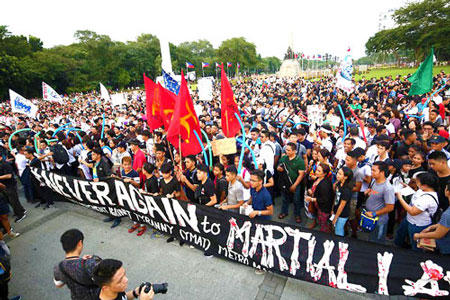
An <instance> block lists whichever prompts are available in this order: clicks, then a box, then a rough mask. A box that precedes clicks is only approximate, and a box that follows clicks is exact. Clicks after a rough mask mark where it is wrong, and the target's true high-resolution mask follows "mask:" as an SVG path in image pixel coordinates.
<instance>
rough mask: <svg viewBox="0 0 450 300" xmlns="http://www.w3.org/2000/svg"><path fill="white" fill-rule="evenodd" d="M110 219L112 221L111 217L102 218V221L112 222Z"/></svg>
mask: <svg viewBox="0 0 450 300" xmlns="http://www.w3.org/2000/svg"><path fill="white" fill-rule="evenodd" d="M112 221H114V218H113V217H107V218H105V219H103V222H112Z"/></svg>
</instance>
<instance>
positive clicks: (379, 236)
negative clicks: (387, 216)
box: [369, 223, 388, 244]
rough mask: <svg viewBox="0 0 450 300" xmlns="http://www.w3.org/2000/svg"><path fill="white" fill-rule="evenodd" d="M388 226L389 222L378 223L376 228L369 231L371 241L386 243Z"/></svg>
mask: <svg viewBox="0 0 450 300" xmlns="http://www.w3.org/2000/svg"><path fill="white" fill-rule="evenodd" d="M387 228H388V224H387V223H386V224H380V223H378V224H377V225H376V227H375V229H374V230H373V231H372V232H371V233H369V242H374V243H377V244H384V241H385V239H386V231H387Z"/></svg>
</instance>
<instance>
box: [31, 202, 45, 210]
mask: <svg viewBox="0 0 450 300" xmlns="http://www.w3.org/2000/svg"><path fill="white" fill-rule="evenodd" d="M41 205H42V204H41V203H38V204H36V206H35V207H34V208H39V207H41ZM44 209H45V207H44Z"/></svg>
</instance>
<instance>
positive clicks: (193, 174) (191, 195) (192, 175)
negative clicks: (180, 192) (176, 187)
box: [184, 169, 200, 201]
mask: <svg viewBox="0 0 450 300" xmlns="http://www.w3.org/2000/svg"><path fill="white" fill-rule="evenodd" d="M186 179H187V180H188V181H189V182H190V183H191V184H194V185H198V184H199V183H200V181H199V180H198V178H197V169H194V170H192V171H189V170H186ZM184 190H185V192H186V197H187V198H188V199H189V200H191V201H195V192H194V191H193V190H191V189H190V188H188V187H187V186H186V188H185V189H184Z"/></svg>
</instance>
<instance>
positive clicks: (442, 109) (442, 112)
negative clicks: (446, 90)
mask: <svg viewBox="0 0 450 300" xmlns="http://www.w3.org/2000/svg"><path fill="white" fill-rule="evenodd" d="M439 115H440V116H441V119H442V121H444V120H445V106H444V104H443V103H439Z"/></svg>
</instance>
